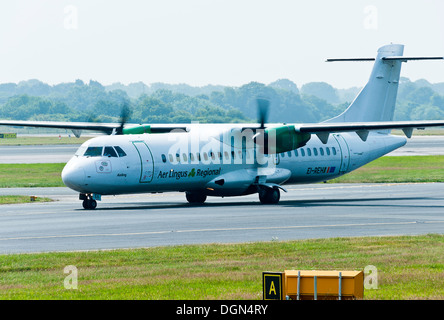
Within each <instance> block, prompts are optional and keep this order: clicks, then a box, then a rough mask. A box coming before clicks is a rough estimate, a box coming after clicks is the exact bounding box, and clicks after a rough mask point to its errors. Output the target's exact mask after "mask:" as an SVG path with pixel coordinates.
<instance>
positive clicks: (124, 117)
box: [116, 102, 131, 134]
mask: <svg viewBox="0 0 444 320" xmlns="http://www.w3.org/2000/svg"><path fill="white" fill-rule="evenodd" d="M130 115H131V110H130V108H129V106H128V103H127V102H124V103H123V105H122V110H121V112H120V126H119V127H118V128H116V134H123V127H124V126H125V123H126V122H127V121H128V119H129V117H130Z"/></svg>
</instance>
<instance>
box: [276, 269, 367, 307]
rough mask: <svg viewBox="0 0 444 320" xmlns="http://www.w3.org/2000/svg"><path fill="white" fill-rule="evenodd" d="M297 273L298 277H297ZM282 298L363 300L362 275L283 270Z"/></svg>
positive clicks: (358, 273)
mask: <svg viewBox="0 0 444 320" xmlns="http://www.w3.org/2000/svg"><path fill="white" fill-rule="evenodd" d="M298 272H299V274H300V277H298ZM339 273H341V285H339ZM315 277H316V288H317V292H316V294H315ZM298 278H299V280H298ZM298 283H299V294H298ZM339 287H341V294H339ZM284 296H288V297H289V298H290V299H294V300H296V299H297V298H298V296H299V299H300V300H313V299H315V298H317V299H318V300H326V299H327V300H337V299H339V298H340V299H342V300H352V299H363V298H364V273H363V272H362V271H315V270H285V272H284Z"/></svg>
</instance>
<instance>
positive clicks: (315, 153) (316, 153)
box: [313, 148, 318, 156]
mask: <svg viewBox="0 0 444 320" xmlns="http://www.w3.org/2000/svg"><path fill="white" fill-rule="evenodd" d="M313 153H314V155H315V156H317V155H318V149H317V148H313Z"/></svg>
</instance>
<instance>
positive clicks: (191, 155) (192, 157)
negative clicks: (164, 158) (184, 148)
mask: <svg viewBox="0 0 444 320" xmlns="http://www.w3.org/2000/svg"><path fill="white" fill-rule="evenodd" d="M190 161H194V153H191V152H190Z"/></svg>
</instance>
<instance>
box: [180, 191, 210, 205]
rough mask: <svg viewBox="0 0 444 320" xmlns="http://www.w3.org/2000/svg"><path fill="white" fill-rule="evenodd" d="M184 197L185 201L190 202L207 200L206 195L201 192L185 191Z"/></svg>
mask: <svg viewBox="0 0 444 320" xmlns="http://www.w3.org/2000/svg"><path fill="white" fill-rule="evenodd" d="M185 197H186V198H187V201H188V202H189V203H191V204H202V203H204V202H205V200H207V196H206V195H204V194H202V193H195V192H188V191H187V192H185Z"/></svg>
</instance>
